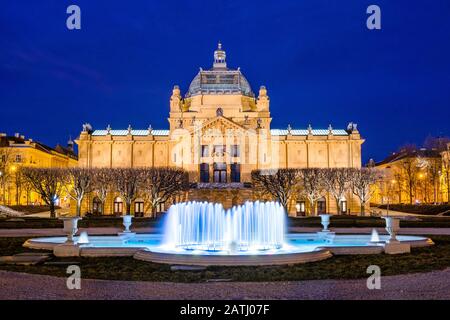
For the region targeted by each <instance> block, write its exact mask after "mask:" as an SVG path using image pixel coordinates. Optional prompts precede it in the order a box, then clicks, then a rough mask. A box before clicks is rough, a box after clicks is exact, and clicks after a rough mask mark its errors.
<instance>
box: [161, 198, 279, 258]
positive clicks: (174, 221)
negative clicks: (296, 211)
mask: <svg viewBox="0 0 450 320" xmlns="http://www.w3.org/2000/svg"><path fill="white" fill-rule="evenodd" d="M284 235H285V212H284V209H283V207H282V206H281V205H280V204H279V203H275V202H259V201H256V202H250V201H248V202H246V203H245V204H243V205H241V206H236V207H233V208H231V209H228V210H226V211H225V210H224V208H223V206H222V205H221V204H217V203H209V202H195V201H194V202H186V203H179V204H175V205H173V206H171V207H170V209H169V211H168V214H167V217H166V221H165V225H164V230H163V246H165V247H167V248H172V249H176V248H182V249H185V250H207V251H231V252H232V251H253V250H268V249H279V248H281V247H282V246H283V245H284Z"/></svg>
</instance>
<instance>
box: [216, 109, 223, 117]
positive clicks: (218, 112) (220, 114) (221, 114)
mask: <svg viewBox="0 0 450 320" xmlns="http://www.w3.org/2000/svg"><path fill="white" fill-rule="evenodd" d="M216 116H218V117H223V109H222V108H217V110H216Z"/></svg>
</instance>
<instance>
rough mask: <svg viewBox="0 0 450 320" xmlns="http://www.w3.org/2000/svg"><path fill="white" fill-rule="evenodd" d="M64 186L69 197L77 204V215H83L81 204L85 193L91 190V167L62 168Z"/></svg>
mask: <svg viewBox="0 0 450 320" xmlns="http://www.w3.org/2000/svg"><path fill="white" fill-rule="evenodd" d="M62 173H63V177H64V188H65V190H66V192H67V195H68V196H69V198H71V199H72V200H74V201H75V202H76V204H77V208H76V215H77V217H79V216H81V204H82V202H83V199H84V197H85V195H86V194H87V193H88V192H89V191H90V190H91V185H92V174H91V171H90V169H88V168H82V167H73V168H66V169H63V170H62Z"/></svg>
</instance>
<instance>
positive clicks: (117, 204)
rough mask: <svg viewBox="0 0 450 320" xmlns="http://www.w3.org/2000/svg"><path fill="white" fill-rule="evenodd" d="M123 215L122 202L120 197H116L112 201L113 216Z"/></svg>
mask: <svg viewBox="0 0 450 320" xmlns="http://www.w3.org/2000/svg"><path fill="white" fill-rule="evenodd" d="M122 213H123V201H122V198H121V197H116V198H115V199H114V214H122Z"/></svg>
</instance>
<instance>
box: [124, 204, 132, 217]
mask: <svg viewBox="0 0 450 320" xmlns="http://www.w3.org/2000/svg"><path fill="white" fill-rule="evenodd" d="M125 206H126V207H127V208H126V211H127V215H131V203H128V202H125Z"/></svg>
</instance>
